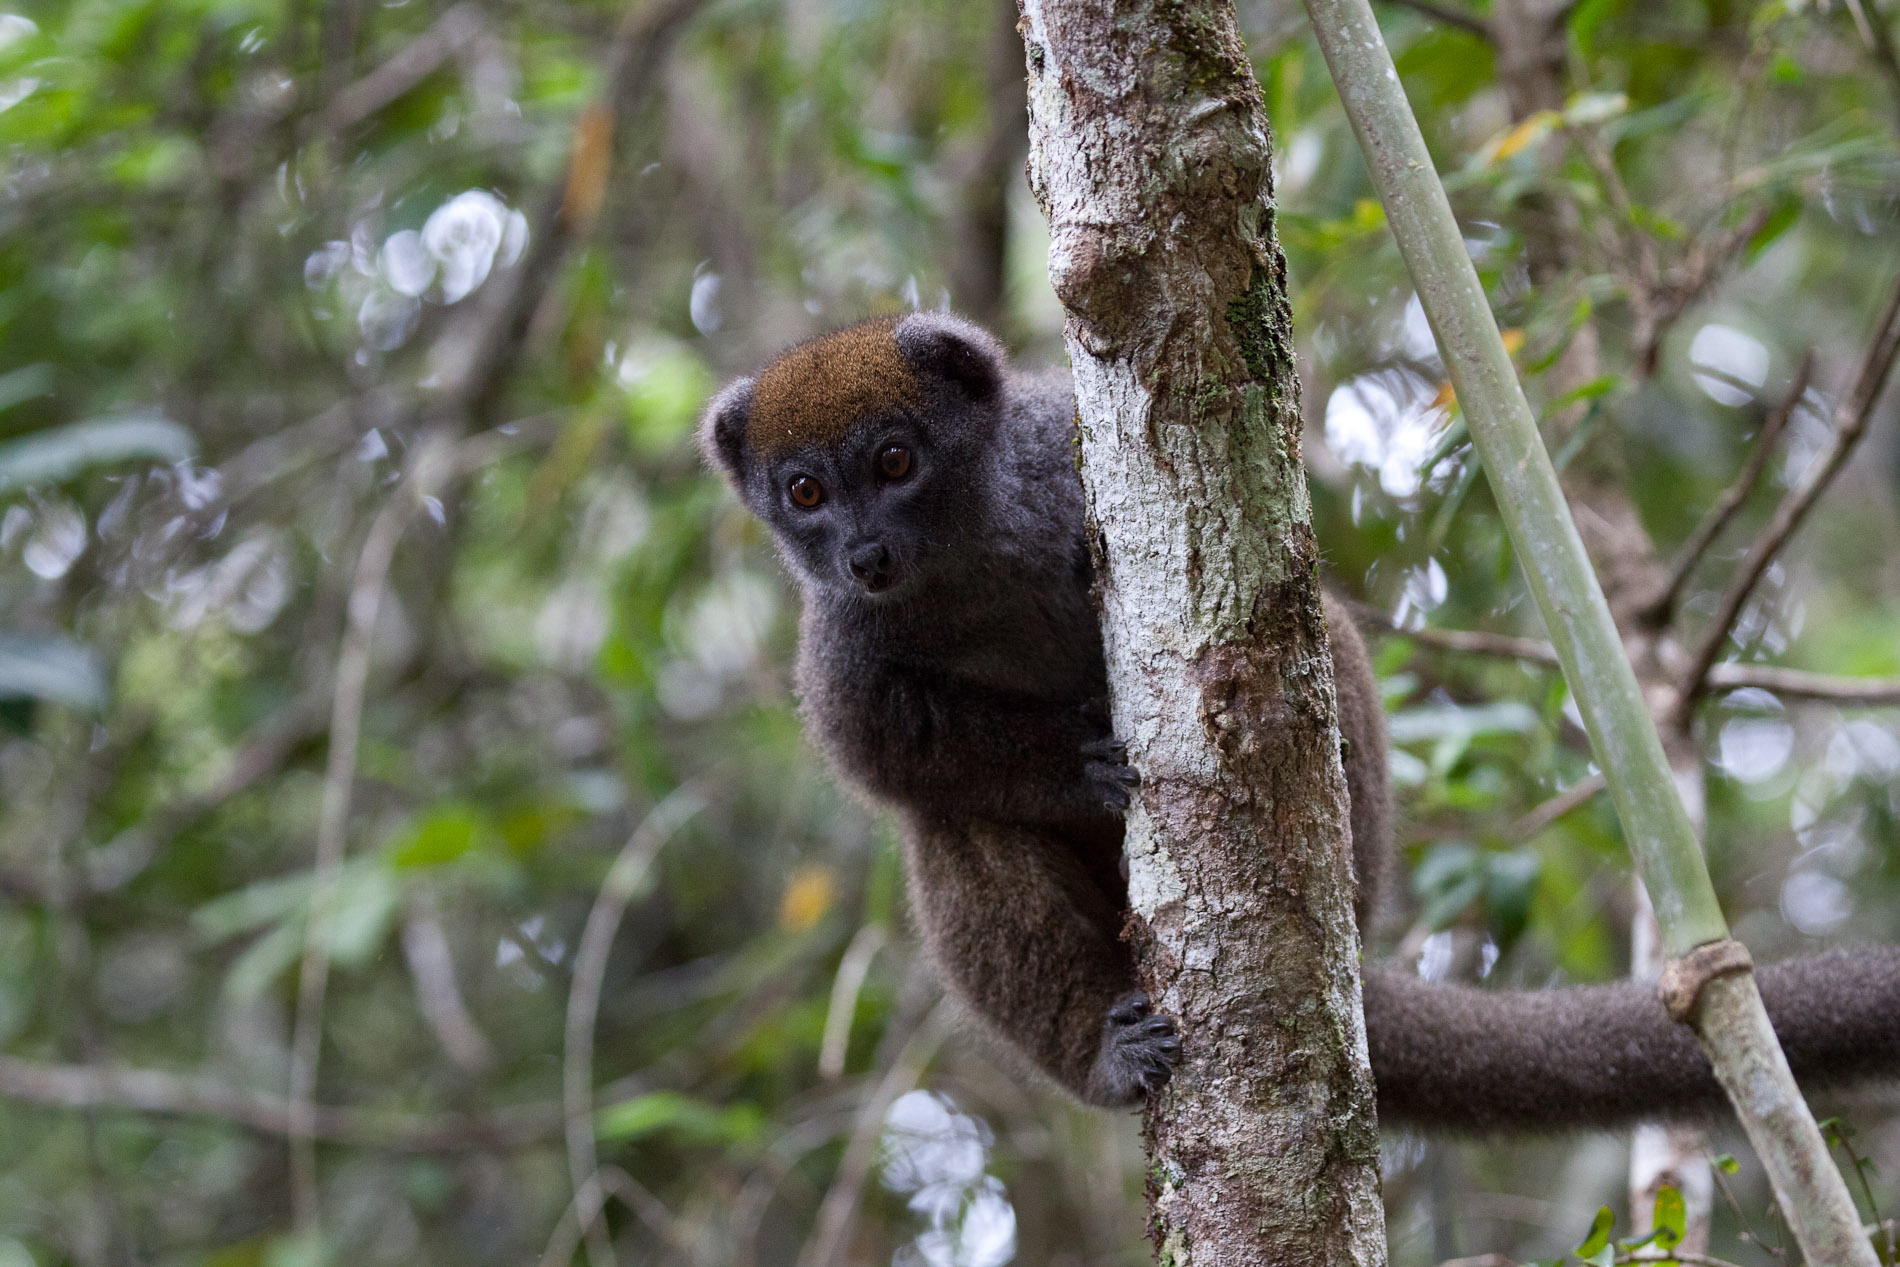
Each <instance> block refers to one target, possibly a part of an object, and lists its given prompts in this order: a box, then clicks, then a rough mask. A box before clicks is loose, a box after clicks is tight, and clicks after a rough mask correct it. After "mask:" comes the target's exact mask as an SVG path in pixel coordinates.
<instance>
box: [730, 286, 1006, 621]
mask: <svg viewBox="0 0 1900 1267" xmlns="http://www.w3.org/2000/svg"><path fill="white" fill-rule="evenodd" d="M1003 372H1004V371H1003V357H1002V350H1001V348H999V347H997V345H996V343H995V341H994V340H993V339H991V338H990V336H989V335H987V334H986V333H984V332H983V331H982V330H980V329H978V328H977V327H975V326H972V325H970V324H969V323H968V322H964V321H961V320H959V319H957V318H955V317H949V316H942V315H939V314H922V313H919V314H913V315H911V316H909V317H905V318H903V319H901V320H900V319H896V318H886V319H884V320H881V321H871V322H864V323H861V324H859V325H856V326H851V327H847V328H846V329H844V330H841V331H837V332H835V333H833V334H830V335H826V336H824V337H822V338H820V339H815V340H812V341H811V342H809V343H805V344H800V345H799V346H798V347H796V348H793V349H792V350H791V351H789V352H787V353H785V354H783V355H782V356H780V357H779V358H778V359H777V360H775V361H773V362H772V363H771V364H770V365H768V366H767V367H766V368H765V370H764V371H762V372H761V373H760V374H759V376H758V377H757V378H756V379H753V378H746V379H740V380H739V381H738V382H736V383H733V384H732V385H731V386H729V387H728V388H726V390H725V391H723V392H721V393H720V394H719V396H718V397H717V398H715V399H714V400H713V402H712V404H711V405H710V406H709V407H708V409H707V415H706V421H705V423H704V425H703V427H702V432H701V435H702V440H703V442H704V445H705V449H706V452H707V455H708V457H709V458H711V459H712V460H713V461H714V463H715V464H717V465H718V466H719V467H720V468H721V469H722V470H723V471H724V472H725V474H726V477H727V478H728V479H729V480H730V481H731V482H732V485H733V487H734V489H735V490H736V491H737V492H738V493H739V495H740V497H741V498H743V499H744V501H745V503H746V505H747V506H748V507H750V508H751V510H752V512H753V513H754V514H756V515H757V516H758V517H759V518H760V519H762V520H764V521H765V522H766V524H767V525H768V526H770V527H771V529H772V533H773V536H774V537H775V538H776V539H777V542H778V546H779V553H780V554H781V555H783V556H784V558H785V561H786V563H787V564H788V565H789V566H790V567H791V568H792V570H793V571H794V572H795V573H797V574H798V577H799V580H800V581H801V582H802V583H804V585H805V586H806V587H807V589H808V590H816V591H820V592H823V593H825V594H827V595H831V596H834V597H835V596H841V595H842V596H846V597H849V598H851V599H853V600H856V601H862V602H865V603H870V604H888V603H896V602H901V601H902V600H903V599H905V598H906V597H909V596H910V595H912V594H915V593H917V592H919V591H920V590H922V589H923V588H924V587H925V586H927V585H928V583H929V581H930V579H931V577H932V575H933V574H934V573H935V572H936V571H937V570H938V569H939V568H940V567H942V566H944V565H947V564H949V563H952V562H954V561H955V560H956V559H957V558H959V557H962V556H964V555H966V554H967V553H968V552H967V551H959V550H958V549H957V547H958V546H959V544H961V541H960V538H961V537H962V535H963V533H964V531H965V529H966V528H967V527H968V526H970V525H972V524H974V523H976V522H977V521H978V518H979V516H980V514H981V510H980V507H979V506H978V505H977V504H976V491H975V490H976V489H977V487H978V483H979V481H978V480H977V478H976V470H975V467H976V465H977V464H978V463H980V462H981V461H982V460H983V455H984V454H985V453H986V452H987V450H988V448H989V447H990V443H991V438H992V436H993V434H994V430H995V427H996V425H997V414H998V408H999V405H998V401H999V395H1000V391H1001V383H1002V376H1003Z"/></svg>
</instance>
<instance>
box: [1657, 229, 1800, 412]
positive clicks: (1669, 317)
mask: <svg viewBox="0 0 1900 1267" xmlns="http://www.w3.org/2000/svg"><path fill="white" fill-rule="evenodd" d="M1773 210H1774V209H1773V208H1772V207H1756V208H1755V209H1754V210H1753V211H1750V212H1749V213H1748V214H1747V215H1745V216H1743V217H1742V218H1741V219H1740V220H1739V221H1737V222H1736V223H1735V224H1733V225H1731V226H1730V227H1729V228H1728V229H1727V230H1726V231H1724V232H1720V233H1717V232H1715V231H1714V230H1713V229H1710V230H1708V231H1706V232H1704V233H1703V234H1701V235H1700V236H1698V237H1697V239H1696V242H1695V245H1694V246H1692V247H1691V248H1690V250H1689V254H1688V257H1687V258H1686V259H1685V260H1684V262H1683V265H1682V276H1681V278H1680V279H1679V280H1676V281H1674V282H1672V283H1671V284H1670V285H1668V286H1667V287H1664V288H1663V289H1662V290H1661V292H1660V293H1659V294H1658V295H1655V296H1652V297H1651V304H1650V309H1649V313H1648V319H1647V321H1646V322H1645V323H1644V324H1643V326H1642V328H1641V329H1639V330H1638V331H1636V332H1634V333H1633V334H1632V336H1631V339H1630V344H1631V350H1632V352H1633V353H1634V356H1635V359H1636V364H1637V365H1638V366H1639V367H1640V369H1641V371H1642V374H1643V376H1644V377H1645V378H1647V377H1649V376H1650V375H1653V374H1654V373H1655V372H1656V360H1657V357H1658V355H1659V354H1660V353H1661V351H1662V341H1663V337H1664V336H1665V335H1667V334H1668V333H1669V331H1670V329H1671V327H1673V326H1674V325H1675V323H1676V321H1677V320H1678V319H1679V318H1680V317H1681V316H1682V314H1683V313H1685V312H1687V311H1688V310H1689V306H1690V305H1691V304H1693V303H1695V301H1696V300H1698V299H1700V298H1701V297H1702V296H1703V295H1704V294H1706V293H1708V290H1709V287H1710V286H1712V285H1714V284H1715V282H1716V280H1717V279H1718V278H1719V277H1721V276H1722V275H1723V269H1724V267H1725V266H1726V265H1727V264H1728V263H1729V262H1730V261H1731V260H1733V259H1734V258H1735V256H1736V255H1737V254H1739V253H1740V252H1741V250H1742V248H1743V247H1745V246H1747V245H1748V243H1749V242H1750V241H1751V240H1753V238H1754V236H1755V235H1756V234H1757V233H1759V232H1761V228H1762V226H1763V225H1765V224H1767V223H1768V217H1769V216H1770V215H1771V214H1773Z"/></svg>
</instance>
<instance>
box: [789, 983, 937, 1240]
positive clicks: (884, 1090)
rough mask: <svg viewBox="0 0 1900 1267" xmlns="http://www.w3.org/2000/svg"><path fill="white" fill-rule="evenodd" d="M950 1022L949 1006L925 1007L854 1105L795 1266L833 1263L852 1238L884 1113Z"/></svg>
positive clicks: (911, 1083)
mask: <svg viewBox="0 0 1900 1267" xmlns="http://www.w3.org/2000/svg"><path fill="white" fill-rule="evenodd" d="M951 1028H952V1022H951V1017H950V1005H949V1003H948V1002H946V1001H941V1000H940V1001H939V1002H938V1003H937V1004H936V1006H934V1007H932V1008H931V1009H930V1015H928V1016H926V1017H925V1018H924V1021H923V1024H921V1025H919V1026H918V1027H917V1032H916V1033H914V1034H912V1035H911V1036H910V1041H908V1042H906V1043H905V1044H904V1047H903V1049H902V1050H901V1051H899V1052H898V1053H897V1059H895V1060H893V1061H892V1062H891V1067H890V1069H889V1070H888V1071H887V1072H886V1073H885V1074H884V1077H883V1078H882V1079H880V1080H879V1082H878V1084H877V1091H876V1092H875V1093H874V1094H873V1095H872V1096H871V1098H870V1099H869V1100H866V1101H865V1102H864V1107H863V1108H861V1109H860V1110H858V1123H857V1127H856V1129H854V1130H853V1131H852V1133H851V1141H850V1143H848V1144H846V1145H845V1149H844V1157H843V1158H842V1159H840V1161H839V1162H838V1170H837V1173H836V1174H834V1175H833V1176H832V1179H831V1186H830V1187H829V1188H827V1189H825V1199H824V1200H823V1201H822V1202H820V1203H819V1206H818V1219H817V1222H816V1225H815V1226H814V1227H813V1229H812V1234H811V1239H810V1240H808V1241H806V1242H805V1248H804V1251H803V1252H802V1253H800V1254H799V1256H798V1267H833V1265H834V1264H836V1263H839V1262H842V1261H843V1254H844V1248H845V1245H846V1244H847V1242H849V1241H850V1239H851V1227H852V1224H853V1223H855V1222H856V1221H857V1215H858V1199H859V1198H860V1197H861V1196H862V1195H863V1193H864V1181H865V1180H866V1179H868V1178H869V1177H870V1174H871V1165H872V1163H873V1162H875V1161H876V1160H877V1143H878V1138H879V1136H880V1135H881V1134H882V1133H883V1130H884V1118H885V1115H886V1114H888V1113H889V1112H890V1110H891V1106H892V1105H893V1104H895V1103H897V1101H898V1098H899V1097H901V1096H903V1095H905V1094H906V1093H908V1092H909V1091H911V1090H912V1089H914V1088H915V1087H916V1086H917V1082H918V1080H919V1079H920V1078H922V1077H923V1075H924V1070H925V1069H928V1068H929V1067H930V1062H931V1061H932V1060H934V1059H935V1058H936V1055H937V1048H939V1047H940V1046H942V1045H943V1040H944V1039H945V1038H948V1037H949V1035H950V1030H951Z"/></svg>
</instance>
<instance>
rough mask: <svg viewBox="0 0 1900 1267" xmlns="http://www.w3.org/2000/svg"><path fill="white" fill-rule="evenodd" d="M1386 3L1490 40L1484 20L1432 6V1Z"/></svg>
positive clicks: (1398, 0)
mask: <svg viewBox="0 0 1900 1267" xmlns="http://www.w3.org/2000/svg"><path fill="white" fill-rule="evenodd" d="M1386 2H1387V3H1388V4H1396V5H1398V6H1399V7H1400V8H1401V9H1410V10H1412V11H1413V12H1414V13H1422V14H1424V15H1425V16H1426V17H1428V18H1430V19H1431V20H1432V21H1434V22H1436V23H1438V24H1439V25H1440V26H1448V27H1451V28H1452V29H1453V30H1456V31H1464V32H1465V33H1467V34H1469V35H1475V36H1477V37H1478V38H1479V39H1481V40H1485V41H1487V42H1488V41H1489V40H1490V39H1491V28H1490V27H1489V26H1486V25H1485V23H1484V19H1482V18H1477V17H1473V16H1472V15H1471V14H1469V13H1460V12H1459V11H1458V10H1456V9H1448V8H1446V7H1445V6H1444V5H1441V4H1433V3H1432V0H1386Z"/></svg>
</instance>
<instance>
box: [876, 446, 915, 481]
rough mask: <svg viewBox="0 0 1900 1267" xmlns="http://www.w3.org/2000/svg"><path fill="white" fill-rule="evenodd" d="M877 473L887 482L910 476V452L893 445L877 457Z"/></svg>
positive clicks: (902, 447)
mask: <svg viewBox="0 0 1900 1267" xmlns="http://www.w3.org/2000/svg"><path fill="white" fill-rule="evenodd" d="M877 473H878V474H879V475H882V476H883V477H884V478H885V479H887V480H901V479H903V478H904V477H905V476H906V475H909V474H910V450H909V449H906V448H905V447H904V446H903V445H901V444H893V445H891V446H890V447H889V448H887V449H885V450H884V452H882V453H880V454H878V455H877Z"/></svg>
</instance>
